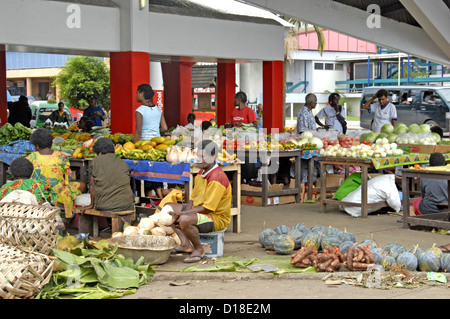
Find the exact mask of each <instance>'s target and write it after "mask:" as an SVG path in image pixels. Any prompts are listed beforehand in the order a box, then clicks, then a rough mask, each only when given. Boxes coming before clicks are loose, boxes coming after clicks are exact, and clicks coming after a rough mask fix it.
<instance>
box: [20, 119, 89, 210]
mask: <svg viewBox="0 0 450 319" xmlns="http://www.w3.org/2000/svg"><path fill="white" fill-rule="evenodd" d="M52 142H53V136H52V133H51V132H50V131H49V130H47V129H45V128H38V129H37V130H35V131H34V132H33V134H31V136H30V143H31V144H33V145H34V147H35V148H36V151H35V152H33V153H31V154H30V155H28V156H27V159H28V160H29V161H30V162H31V163H32V164H33V167H34V170H33V174H32V175H31V178H32V179H34V180H38V181H40V180H44V181H46V182H47V183H48V184H50V185H51V187H52V188H53V190H55V191H56V193H57V194H58V195H57V199H56V201H57V203H59V204H63V205H64V210H65V217H66V218H71V217H72V212H73V206H74V201H75V198H76V196H77V195H81V193H82V192H83V191H84V190H85V189H86V185H85V184H84V183H83V182H69V175H70V173H71V169H70V162H69V158H68V157H67V156H66V155H64V154H63V153H61V152H59V151H54V150H52V149H51V147H52Z"/></svg>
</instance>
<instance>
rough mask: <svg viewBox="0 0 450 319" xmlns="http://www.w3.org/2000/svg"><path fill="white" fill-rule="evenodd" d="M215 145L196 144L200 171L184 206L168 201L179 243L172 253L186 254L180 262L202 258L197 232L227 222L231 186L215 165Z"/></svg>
mask: <svg viewBox="0 0 450 319" xmlns="http://www.w3.org/2000/svg"><path fill="white" fill-rule="evenodd" d="M218 150H219V149H218V146H217V144H216V143H214V142H213V141H211V140H203V141H202V142H201V143H199V149H198V154H197V161H198V164H197V166H198V167H199V168H200V171H199V172H198V174H197V175H196V177H195V180H194V189H193V191H192V194H191V198H190V200H189V202H187V203H186V207H184V209H183V207H182V205H181V204H177V203H168V204H166V205H171V206H172V208H173V212H172V213H171V214H172V216H173V219H172V225H171V226H172V227H173V228H174V230H175V232H176V233H177V235H178V237H180V240H181V244H180V245H179V246H177V247H175V249H174V252H175V253H190V254H191V255H190V256H189V257H187V258H186V259H185V260H184V262H187V263H193V262H198V261H200V260H202V259H203V258H204V257H205V251H204V250H203V247H202V245H201V243H200V236H199V233H209V232H213V231H219V230H223V229H225V228H227V227H228V225H229V224H230V221H231V199H232V195H231V185H230V181H229V180H228V177H227V175H226V174H225V173H224V172H223V171H222V169H221V168H220V167H219V166H218V165H217V164H216V157H217V153H218Z"/></svg>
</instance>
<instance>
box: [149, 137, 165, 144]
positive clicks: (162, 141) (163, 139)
mask: <svg viewBox="0 0 450 319" xmlns="http://www.w3.org/2000/svg"><path fill="white" fill-rule="evenodd" d="M165 140H166V139H165V138H164V137H162V136H157V137H154V138H152V139H151V141H152V142H155V143H156V144H161V143H164V141H165Z"/></svg>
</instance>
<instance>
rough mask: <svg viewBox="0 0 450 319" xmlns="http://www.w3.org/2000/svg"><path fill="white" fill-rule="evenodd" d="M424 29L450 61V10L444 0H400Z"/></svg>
mask: <svg viewBox="0 0 450 319" xmlns="http://www.w3.org/2000/svg"><path fill="white" fill-rule="evenodd" d="M400 2H401V3H402V4H403V6H404V7H405V8H406V10H408V11H409V13H410V14H411V15H412V16H413V17H414V19H415V20H416V21H417V22H418V23H419V24H420V26H421V27H422V29H423V30H424V31H425V32H426V33H427V34H428V35H429V36H430V38H431V39H432V40H433V41H434V43H436V45H437V46H438V47H440V48H441V50H442V52H444V53H445V54H446V55H447V58H449V59H450V33H449V32H448V31H449V30H450V9H449V8H448V7H447V5H446V4H445V3H444V1H442V0H435V1H433V5H430V1H429V0H400Z"/></svg>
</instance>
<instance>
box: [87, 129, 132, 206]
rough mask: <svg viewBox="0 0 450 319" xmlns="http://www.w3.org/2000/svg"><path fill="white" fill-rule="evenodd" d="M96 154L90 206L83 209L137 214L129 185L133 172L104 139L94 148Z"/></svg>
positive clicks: (107, 139)
mask: <svg viewBox="0 0 450 319" xmlns="http://www.w3.org/2000/svg"><path fill="white" fill-rule="evenodd" d="M93 151H94V153H96V154H97V157H95V158H94V159H93V160H92V172H91V177H90V183H89V192H90V194H91V204H90V205H88V206H84V207H83V208H82V209H81V212H82V213H83V212H84V211H85V210H86V209H92V208H94V209H96V210H99V211H110V212H121V211H129V210H134V194H133V190H132V189H131V185H130V179H131V177H130V168H129V167H128V165H127V163H125V161H124V160H123V159H121V158H118V157H117V156H116V155H115V153H114V144H113V142H112V141H111V140H110V139H109V138H106V137H101V138H99V139H98V140H97V142H95V144H94V147H93Z"/></svg>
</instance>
